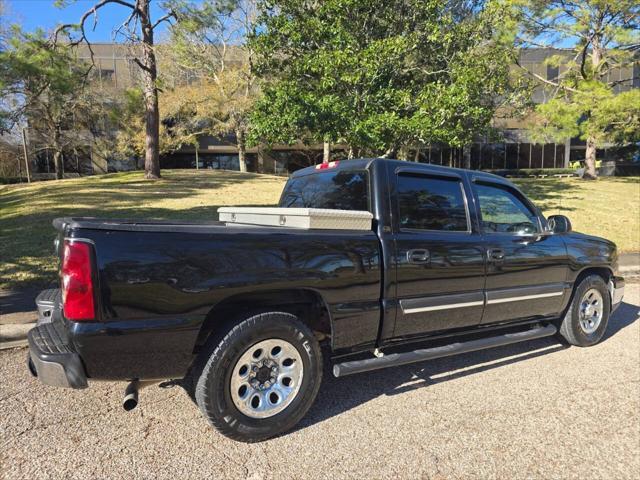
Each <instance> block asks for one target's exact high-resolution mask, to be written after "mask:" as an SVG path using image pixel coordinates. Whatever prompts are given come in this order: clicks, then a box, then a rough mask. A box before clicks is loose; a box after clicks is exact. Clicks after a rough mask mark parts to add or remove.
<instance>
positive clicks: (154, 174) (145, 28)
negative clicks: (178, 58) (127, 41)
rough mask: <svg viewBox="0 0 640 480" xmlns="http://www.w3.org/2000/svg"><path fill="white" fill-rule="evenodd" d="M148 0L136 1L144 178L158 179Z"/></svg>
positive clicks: (153, 57) (154, 71) (157, 122)
mask: <svg viewBox="0 0 640 480" xmlns="http://www.w3.org/2000/svg"><path fill="white" fill-rule="evenodd" d="M149 3H150V0H138V6H139V8H140V12H141V14H140V26H141V27H142V76H143V79H144V82H143V84H144V85H143V88H144V107H145V142H144V146H145V152H144V172H145V174H144V176H145V178H148V179H155V178H160V112H159V110H158V90H157V88H156V79H157V76H158V70H157V66H156V54H155V52H154V50H153V26H152V24H151V18H150V16H149Z"/></svg>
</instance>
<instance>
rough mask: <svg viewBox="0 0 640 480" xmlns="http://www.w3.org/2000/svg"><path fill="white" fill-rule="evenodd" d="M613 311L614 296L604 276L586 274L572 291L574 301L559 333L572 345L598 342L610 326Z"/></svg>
mask: <svg viewBox="0 0 640 480" xmlns="http://www.w3.org/2000/svg"><path fill="white" fill-rule="evenodd" d="M610 313H611V299H610V298H609V290H608V289H607V285H606V284H605V282H604V280H603V279H602V277H600V276H599V275H590V276H588V277H585V278H584V279H583V280H582V281H581V282H580V283H579V284H578V286H577V287H576V289H575V291H574V292H573V299H572V300H571V304H570V305H569V308H568V309H567V313H566V314H565V316H564V318H563V319H562V323H561V324H560V335H561V336H562V337H563V338H564V339H565V340H566V341H567V342H568V343H570V344H571V345H577V346H579V347H589V346H591V345H595V344H596V343H598V342H599V341H600V340H601V339H602V337H603V335H604V332H605V330H606V329H607V324H608V323H609V314H610Z"/></svg>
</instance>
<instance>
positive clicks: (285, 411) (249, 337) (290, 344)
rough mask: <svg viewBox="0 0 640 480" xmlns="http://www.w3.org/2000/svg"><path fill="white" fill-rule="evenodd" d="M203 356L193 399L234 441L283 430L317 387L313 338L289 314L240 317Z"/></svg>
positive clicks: (319, 367)
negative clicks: (204, 358)
mask: <svg viewBox="0 0 640 480" xmlns="http://www.w3.org/2000/svg"><path fill="white" fill-rule="evenodd" d="M218 338H219V337H218ZM205 357H206V358H207V360H206V363H204V365H203V366H202V367H201V369H200V371H196V372H195V373H196V375H197V378H196V381H197V383H196V385H195V398H196V402H197V404H198V406H199V407H200V409H201V410H202V412H203V414H204V415H205V416H206V417H207V419H208V420H209V422H210V423H211V424H212V425H213V426H214V427H215V428H216V429H217V430H218V431H219V432H221V433H222V434H223V435H226V436H227V437H229V438H232V439H234V440H240V441H244V442H257V441H261V440H265V439H267V438H270V437H273V436H275V435H278V434H279V433H282V432H284V431H286V430H289V429H290V428H292V427H293V426H294V425H295V424H296V423H298V422H299V421H300V419H302V417H303V416H304V415H305V414H306V413H307V411H308V410H309V408H310V407H311V405H312V403H313V401H314V400H315V397H316V395H317V393H318V389H319V388H320V382H321V379H322V354H321V351H320V346H319V345H318V341H317V340H316V338H315V336H314V335H313V332H312V331H311V330H310V329H309V328H308V327H307V326H306V325H305V324H304V323H302V322H300V320H298V319H297V317H295V316H294V315H291V314H289V313H284V312H268V313H262V314H259V315H254V316H252V317H250V318H247V319H245V320H243V321H241V322H240V323H238V324H237V325H235V326H234V327H233V328H232V329H231V330H230V331H229V332H228V333H227V334H226V335H225V336H224V337H222V338H219V339H218V340H214V341H212V342H211V344H210V345H209V349H208V351H206V352H205Z"/></svg>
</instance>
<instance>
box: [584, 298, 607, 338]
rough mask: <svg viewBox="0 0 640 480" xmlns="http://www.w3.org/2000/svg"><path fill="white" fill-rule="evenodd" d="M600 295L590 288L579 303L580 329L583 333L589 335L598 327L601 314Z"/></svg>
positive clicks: (601, 301) (601, 302) (601, 303)
mask: <svg viewBox="0 0 640 480" xmlns="http://www.w3.org/2000/svg"><path fill="white" fill-rule="evenodd" d="M603 306H604V305H603V300H602V294H601V293H600V292H599V291H598V290H596V289H595V288H590V289H589V290H587V291H586V292H585V294H584V295H583V296H582V300H581V301H580V317H579V320H580V328H582V331H583V332H584V333H586V334H587V335H588V334H591V333H593V332H595V331H596V330H597V329H598V327H599V326H600V322H601V321H602V314H603V310H602V308H603Z"/></svg>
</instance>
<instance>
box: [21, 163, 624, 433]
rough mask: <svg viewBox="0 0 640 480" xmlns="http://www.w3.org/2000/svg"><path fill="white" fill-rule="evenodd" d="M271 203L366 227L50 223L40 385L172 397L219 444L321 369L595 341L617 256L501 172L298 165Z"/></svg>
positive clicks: (258, 422)
mask: <svg viewBox="0 0 640 480" xmlns="http://www.w3.org/2000/svg"><path fill="white" fill-rule="evenodd" d="M279 206H280V207H282V208H286V209H300V208H311V209H329V210H332V211H335V210H338V211H358V212H370V217H372V219H371V220H370V222H371V225H370V228H367V229H366V230H358V229H344V228H322V229H318V228H295V227H290V226H287V225H276V226H260V225H232V224H229V223H228V222H220V221H211V222H198V223H193V222H173V221H151V220H150V221H133V220H132V221H126V220H105V219H95V218H59V219H56V220H55V221H54V222H53V223H54V226H55V228H56V229H57V231H58V236H57V239H56V249H57V253H58V255H59V257H60V279H61V285H60V289H53V290H45V291H44V292H42V293H41V294H40V295H39V296H38V298H37V299H36V303H37V305H38V309H39V312H40V313H39V317H40V318H39V320H38V323H37V326H36V327H35V328H34V329H32V330H31V331H30V332H29V336H28V338H29V347H30V351H29V367H30V370H31V372H32V373H33V374H34V375H35V376H37V377H38V378H39V379H40V380H41V381H42V382H44V383H46V384H49V385H55V386H60V387H70V388H85V387H87V386H88V385H89V382H93V381H98V380H122V381H127V382H129V383H128V386H127V388H126V391H125V399H124V406H125V408H126V409H130V408H133V407H135V405H136V404H137V400H138V390H139V388H141V387H142V386H145V385H148V384H150V383H160V382H162V383H161V385H169V384H178V385H181V386H182V387H184V388H185V390H186V391H187V392H188V394H189V395H191V397H192V398H193V399H194V401H195V402H196V403H197V405H198V406H199V407H200V409H201V410H202V412H203V414H204V415H205V416H206V417H207V418H208V420H209V421H210V423H211V424H212V425H213V426H214V427H215V428H216V429H218V430H219V431H220V432H221V433H223V434H224V435H227V436H228V437H231V438H233V439H236V440H240V441H246V442H253V441H260V440H264V439H266V438H269V437H272V436H274V435H277V434H280V433H282V432H284V431H286V430H289V429H291V428H292V427H293V426H294V425H295V424H296V423H297V422H298V421H299V420H300V419H301V418H302V417H303V416H304V415H305V413H306V412H307V410H308V409H309V407H310V406H311V404H312V403H313V401H314V399H315V397H316V394H317V392H318V389H319V388H320V382H321V378H322V374H323V368H322V365H323V356H327V357H329V359H330V360H331V362H332V364H333V374H334V375H335V376H337V377H343V376H345V375H350V374H355V373H362V372H371V371H374V370H376V369H379V368H384V367H393V366H398V365H402V364H407V363H411V362H418V361H425V360H429V359H433V358H437V357H443V356H447V355H453V354H457V353H463V352H470V351H474V350H480V349H484V348H490V347H496V346H500V345H506V344H510V343H515V342H520V341H524V340H532V339H536V338H540V337H545V336H551V335H558V336H559V338H561V339H562V341H564V342H567V343H569V344H571V345H578V346H589V345H593V344H595V343H597V342H598V341H600V340H601V339H602V337H603V335H604V333H605V329H606V328H607V322H608V319H609V316H610V314H611V312H613V310H614V309H615V308H616V307H617V306H618V305H619V304H620V302H621V301H622V297H623V292H624V279H623V278H621V277H620V276H618V274H617V251H616V246H615V245H614V244H613V243H612V242H610V241H608V240H605V239H602V238H598V237H594V236H590V235H584V234H581V233H576V232H573V231H572V229H571V224H570V222H569V220H568V219H567V218H566V217H564V216H561V215H555V216H551V217H549V218H545V217H544V216H543V215H542V213H541V212H540V210H539V209H538V208H536V206H535V205H534V204H533V203H532V202H531V201H529V200H528V199H527V197H526V196H525V195H524V194H523V193H522V192H521V191H520V190H519V189H518V188H517V187H516V186H514V185H513V184H512V183H510V182H509V181H508V180H506V179H504V178H501V177H498V176H495V175H491V174H489V173H483V172H479V171H467V170H460V169H452V168H446V167H440V166H433V165H425V164H419V163H410V162H404V161H396V160H388V159H355V160H345V161H339V162H331V163H325V164H321V165H317V166H315V167H309V168H305V169H302V170H299V171H297V172H295V173H294V174H293V175H292V176H291V177H290V178H289V180H288V182H287V183H286V186H285V187H284V191H283V192H282V196H281V199H280V204H279Z"/></svg>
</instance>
